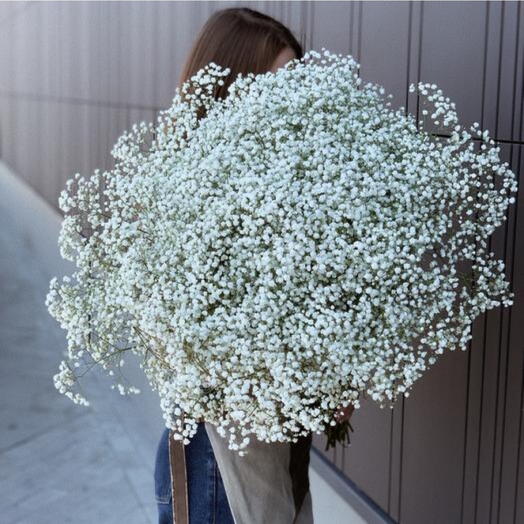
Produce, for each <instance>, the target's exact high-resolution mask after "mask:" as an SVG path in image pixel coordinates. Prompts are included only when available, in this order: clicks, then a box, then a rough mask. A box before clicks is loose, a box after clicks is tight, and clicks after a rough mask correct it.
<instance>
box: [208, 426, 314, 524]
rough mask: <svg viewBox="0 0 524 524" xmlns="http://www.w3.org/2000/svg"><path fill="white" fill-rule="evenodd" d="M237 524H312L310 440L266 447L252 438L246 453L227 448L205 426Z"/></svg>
mask: <svg viewBox="0 0 524 524" xmlns="http://www.w3.org/2000/svg"><path fill="white" fill-rule="evenodd" d="M206 431H207V434H208V436H209V440H210V441H211V446H212V447H213V451H214V454H215V458H216V461H217V464H218V469H219V470H220V474H221V476H222V480H223V482H224V488H225V490H226V494H227V497H228V502H229V506H230V508H231V513H232V514H233V518H234V520H235V524H269V523H270V524H311V523H312V522H313V511H312V505H311V493H310V491H309V474H308V469H309V451H310V447H311V437H303V438H301V439H300V440H299V442H297V443H281V442H276V443H266V442H260V441H258V440H255V439H254V438H252V440H251V442H250V444H249V446H248V448H247V451H248V452H247V454H246V455H244V456H240V455H239V454H238V452H236V451H232V450H230V449H229V448H228V444H227V440H226V439H225V438H223V437H221V436H220V435H219V434H218V433H217V431H216V428H215V426H213V425H212V424H210V423H208V422H206Z"/></svg>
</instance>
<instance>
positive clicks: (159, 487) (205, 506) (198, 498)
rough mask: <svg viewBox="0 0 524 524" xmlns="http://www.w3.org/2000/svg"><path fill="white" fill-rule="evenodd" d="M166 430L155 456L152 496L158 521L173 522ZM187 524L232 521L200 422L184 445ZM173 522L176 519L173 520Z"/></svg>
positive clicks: (204, 430) (216, 468)
mask: <svg viewBox="0 0 524 524" xmlns="http://www.w3.org/2000/svg"><path fill="white" fill-rule="evenodd" d="M168 437H169V430H168V429H167V428H166V429H165V430H164V432H163V433H162V437H161V439H160V442H159V443H158V448H157V452H156V460H155V498H156V502H157V507H158V523H159V524H173V506H172V504H173V502H172V499H171V474H170V471H169V447H168V445H169V442H168ZM185 454H186V470H187V495H188V503H189V522H190V524H208V523H209V524H234V520H233V515H232V514H231V510H230V508H229V503H228V500H227V496H226V491H225V489H224V484H223V482H222V477H221V476H220V472H219V470H218V465H217V463H216V460H215V455H214V454H213V448H212V447H211V442H210V441H209V438H208V436H207V432H206V428H205V425H204V423H203V422H202V423H200V424H199V425H198V430H197V432H196V434H195V435H194V437H193V438H192V439H191V442H190V443H189V444H188V445H187V446H185ZM175 524H176V523H175Z"/></svg>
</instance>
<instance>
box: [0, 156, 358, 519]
mask: <svg viewBox="0 0 524 524" xmlns="http://www.w3.org/2000/svg"><path fill="white" fill-rule="evenodd" d="M59 227H60V218H59V215H58V214H57V213H56V212H55V211H54V210H53V209H51V208H50V206H48V205H47V204H46V203H45V202H44V201H43V200H42V199H41V198H39V197H38V196H37V195H36V194H35V193H34V192H33V191H32V190H31V189H30V188H29V187H27V186H26V185H25V184H24V183H22V182H21V180H20V179H19V178H18V177H16V176H15V175H13V174H12V173H11V172H10V171H9V169H8V168H7V166H5V164H2V162H1V161H0V523H1V524H66V523H75V524H113V523H115V524H154V523H156V522H157V510H156V504H155V499H154V484H153V468H154V457H155V451H156V445H157V442H158V439H159V438H160V435H161V433H162V430H163V427H164V421H163V419H162V416H161V413H160V408H159V403H158V399H157V396H156V393H153V392H151V391H149V388H148V385H147V383H146V381H145V379H144V376H143V373H142V371H141V370H140V368H139V367H138V365H136V363H135V365H133V362H128V361H126V365H125V366H124V368H123V371H124V372H125V375H126V377H127V378H129V380H131V382H132V383H133V384H135V385H137V386H138V387H139V388H140V389H141V390H142V393H140V394H139V395H133V396H121V395H120V394H119V393H118V392H117V391H116V390H111V389H110V387H109V384H110V382H109V381H108V379H107V377H105V376H104V375H103V374H102V373H101V372H94V371H93V372H91V373H89V374H88V375H86V376H85V377H84V379H83V382H82V385H83V388H84V391H86V392H87V395H88V398H89V399H90V401H91V406H90V407H87V408H86V407H84V406H77V405H75V404H73V403H72V402H71V401H70V400H69V399H68V398H66V397H64V396H63V395H60V394H59V393H58V392H57V391H56V390H55V388H54V385H53V380H52V377H53V374H55V373H56V372H57V370H58V364H59V362H60V360H61V358H62V351H63V350H64V349H65V348H66V340H65V333H64V332H63V331H62V330H61V328H60V326H59V325H58V323H57V322H56V321H55V320H54V319H53V318H52V317H51V316H50V315H49V313H48V311H47V308H46V306H45V303H44V301H45V295H46V293H47V291H48V289H49V280H50V279H51V278H52V277H53V276H55V275H56V276H59V275H62V274H70V273H71V272H72V270H73V268H72V267H71V266H70V265H69V263H67V262H66V261H64V260H63V259H62V258H61V257H60V253H59V250H58V246H57V238H58V232H59ZM311 491H312V497H313V511H314V515H315V523H317V524H324V523H325V524H328V523H329V524H350V523H351V524H361V523H362V522H363V521H362V519H361V518H360V517H358V515H357V514H356V513H355V512H354V510H352V509H351V507H350V506H349V505H348V504H347V501H345V500H344V499H342V498H341V497H339V496H337V494H336V493H335V492H334V491H333V490H332V489H331V488H330V487H329V486H328V485H327V484H326V482H325V481H324V480H323V479H322V478H321V477H320V476H319V475H318V474H317V473H315V472H314V471H311Z"/></svg>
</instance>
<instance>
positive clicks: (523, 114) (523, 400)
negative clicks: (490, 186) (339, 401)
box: [508, 3, 524, 523]
mask: <svg viewBox="0 0 524 524" xmlns="http://www.w3.org/2000/svg"><path fill="white" fill-rule="evenodd" d="M519 15H520V3H519ZM520 23H521V22H520V17H519V27H520ZM521 82H522V83H521V87H522V91H523V93H524V68H522V79H521ZM523 98H524V97H521V99H520V132H519V139H520V140H522V138H523V133H522V131H523V129H524V123H523V119H524V111H523V110H524V100H523ZM521 154H522V147H519V154H518V161H517V163H516V165H517V169H518V170H520V169H521V167H522V164H521ZM519 174H520V173H519ZM519 182H520V180H519ZM520 189H521V183H519V184H518V187H517V193H516V195H515V201H516V209H515V230H514V231H513V245H514V246H515V240H516V234H517V223H518V222H517V218H518V198H519V193H520ZM515 251H516V250H515V249H514V250H513V260H515V256H516V255H515ZM513 267H514V263H513ZM512 276H513V273H512ZM511 289H512V290H513V279H512V281H511ZM509 333H510V330H509V329H508V337H509ZM521 377H522V378H521V383H520V409H519V424H518V428H519V429H518V438H517V467H516V468H515V484H514V486H515V487H514V496H513V522H514V523H516V522H517V495H518V485H519V475H520V449H521V447H522V446H521V439H522V410H523V409H524V407H523V405H524V359H523V361H522V366H521Z"/></svg>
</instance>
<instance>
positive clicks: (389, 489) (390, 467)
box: [387, 2, 420, 517]
mask: <svg viewBox="0 0 524 524" xmlns="http://www.w3.org/2000/svg"><path fill="white" fill-rule="evenodd" d="M412 23H413V3H412V2H410V3H409V11H408V44H407V67H406V98H405V106H406V108H405V114H407V113H408V104H409V80H410V72H411V71H410V68H411V33H412ZM419 31H420V26H419ZM419 57H420V44H419ZM419 75H420V68H419ZM390 411H391V415H390V420H389V424H390V426H389V478H388V506H387V508H388V513H391V492H392V487H393V485H392V484H393V483H392V475H393V424H394V421H395V412H394V409H391V410H390ZM401 442H402V441H401ZM399 517H400V482H399Z"/></svg>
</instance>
